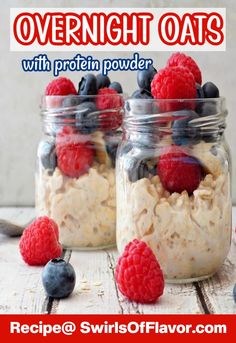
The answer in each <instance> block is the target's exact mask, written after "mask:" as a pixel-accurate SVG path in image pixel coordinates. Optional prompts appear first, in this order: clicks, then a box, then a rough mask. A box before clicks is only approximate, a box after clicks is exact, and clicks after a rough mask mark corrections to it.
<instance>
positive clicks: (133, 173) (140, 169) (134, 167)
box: [126, 157, 149, 182]
mask: <svg viewBox="0 0 236 343" xmlns="http://www.w3.org/2000/svg"><path fill="white" fill-rule="evenodd" d="M126 171H127V173H128V177H129V180H130V182H136V181H138V180H140V179H142V178H144V177H148V176H149V172H148V166H147V164H146V163H145V162H144V161H143V160H140V159H138V158H135V157H133V158H130V159H127V162H126Z"/></svg>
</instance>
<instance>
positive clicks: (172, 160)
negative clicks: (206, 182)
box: [157, 145, 202, 194]
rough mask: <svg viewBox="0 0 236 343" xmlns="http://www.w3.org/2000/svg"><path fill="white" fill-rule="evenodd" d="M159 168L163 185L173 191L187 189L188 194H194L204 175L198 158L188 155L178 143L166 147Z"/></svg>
mask: <svg viewBox="0 0 236 343" xmlns="http://www.w3.org/2000/svg"><path fill="white" fill-rule="evenodd" d="M157 170H158V175H159V177H160V180H161V183H162V185H163V187H164V188H165V189H166V190H167V191H169V192H171V193H174V192H177V193H182V192H183V191H187V192H188V194H192V193H193V191H194V190H195V189H197V187H198V186H199V183H200V181H201V177H202V168H201V165H200V163H199V162H198V160H197V159H196V158H194V157H193V156H190V155H187V154H186V153H185V151H184V150H183V149H182V148H180V147H179V146H176V145H172V146H170V147H169V148H166V149H164V153H163V154H162V155H161V156H160V158H159V161H158V164H157Z"/></svg>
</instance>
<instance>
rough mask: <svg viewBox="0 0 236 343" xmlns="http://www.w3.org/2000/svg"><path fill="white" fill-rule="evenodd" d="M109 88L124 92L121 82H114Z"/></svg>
mask: <svg viewBox="0 0 236 343" xmlns="http://www.w3.org/2000/svg"><path fill="white" fill-rule="evenodd" d="M109 88H112V89H114V90H115V91H117V93H120V94H122V93H123V89H122V87H121V84H120V83H119V82H116V81H115V82H112V83H111V84H110V86H109Z"/></svg>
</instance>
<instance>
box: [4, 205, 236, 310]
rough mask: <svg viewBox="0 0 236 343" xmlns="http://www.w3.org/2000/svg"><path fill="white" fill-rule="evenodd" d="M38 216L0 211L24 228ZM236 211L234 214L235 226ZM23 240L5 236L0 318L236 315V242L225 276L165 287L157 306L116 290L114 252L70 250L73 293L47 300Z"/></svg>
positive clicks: (29, 210)
mask: <svg viewBox="0 0 236 343" xmlns="http://www.w3.org/2000/svg"><path fill="white" fill-rule="evenodd" d="M33 217H34V209H32V208H0V218H3V219H6V220H12V221H14V222H16V223H17V224H19V225H24V224H26V223H28V222H29V221H31V220H32V219H33ZM235 224H236V208H234V211H233V227H234V226H235ZM18 243H19V239H18V238H9V237H6V236H3V235H0V313H81V314H83V313H91V314H92V313H96V314H102V313H114V314H116V313H117V314H118V313H120V314H122V313H123V314H128V313H133V314H142V313H146V314H155V313H156V314H158V313H159V314H161V313H236V304H235V303H234V301H233V296H232V289H233V285H234V283H236V237H235V234H233V241H232V246H231V250H230V254H229V256H228V258H227V259H226V261H225V263H224V265H223V266H222V268H221V269H220V271H219V272H218V273H217V274H216V275H215V276H214V277H213V278H211V279H208V280H205V281H202V282H198V283H193V284H187V285H166V287H165V293H164V295H163V296H162V298H161V299H160V301H159V302H158V303H157V304H155V305H139V304H136V303H132V302H129V301H127V300H126V299H125V298H124V297H123V296H122V294H120V292H119V291H118V290H117V287H116V284H115V282H114V268H115V265H116V261H117V258H118V253H117V251H116V250H115V249H113V250H108V251H71V250H65V251H64V254H65V256H64V257H65V259H66V260H67V261H70V262H71V264H72V265H73V266H74V268H75V270H76V275H77V282H76V288H75V291H74V292H73V294H72V295H71V296H70V297H69V298H67V299H63V300H60V301H58V300H53V299H49V298H47V297H46V296H45V293H44V290H43V288H42V283H41V271H42V268H40V267H29V266H27V265H26V264H24V262H23V261H22V259H21V257H20V255H19V250H18Z"/></svg>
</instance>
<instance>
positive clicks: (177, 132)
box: [172, 110, 201, 145]
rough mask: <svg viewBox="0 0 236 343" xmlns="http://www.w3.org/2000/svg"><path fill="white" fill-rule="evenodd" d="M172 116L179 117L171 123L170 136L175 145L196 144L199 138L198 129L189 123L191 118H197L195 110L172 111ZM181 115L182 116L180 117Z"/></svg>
mask: <svg viewBox="0 0 236 343" xmlns="http://www.w3.org/2000/svg"><path fill="white" fill-rule="evenodd" d="M173 116H175V117H180V118H179V119H177V120H175V121H174V122H173V125H172V138H173V141H174V143H175V144H176V145H190V144H197V143H199V142H200V140H201V134H200V130H199V128H197V127H194V124H192V125H191V121H192V120H193V119H197V118H199V116H198V115H197V113H196V112H194V111H188V110H182V111H178V112H174V113H173ZM181 117H184V118H182V119H181Z"/></svg>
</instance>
